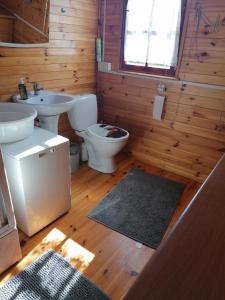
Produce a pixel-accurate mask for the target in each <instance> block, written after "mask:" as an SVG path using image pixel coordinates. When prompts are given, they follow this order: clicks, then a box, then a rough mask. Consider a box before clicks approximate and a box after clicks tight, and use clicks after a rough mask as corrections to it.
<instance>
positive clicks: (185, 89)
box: [98, 0, 225, 181]
mask: <svg viewBox="0 0 225 300" xmlns="http://www.w3.org/2000/svg"><path fill="white" fill-rule="evenodd" d="M197 2H199V3H200V4H201V6H202V10H203V12H204V14H206V15H207V17H208V18H209V19H210V20H211V21H213V22H215V21H216V19H217V17H218V15H219V20H220V25H221V26H219V29H218V31H216V32H211V30H213V26H211V27H209V26H205V25H204V22H202V21H201V23H200V28H199V30H198V33H197V34H195V33H194V30H195V28H196V24H195V5H196V3H197ZM188 3H189V4H190V5H191V7H190V10H189V13H188V16H187V17H188V19H187V21H188V26H187V31H186V32H185V35H184V38H185V41H184V51H183V55H182V60H181V66H180V70H179V74H178V77H179V79H180V80H171V81H164V80H163V78H158V79H157V80H152V79H151V77H142V78H138V77H135V76H133V77H132V76H130V75H128V74H126V73H120V74H109V73H102V72H100V73H99V75H98V78H99V84H98V91H99V99H100V100H99V101H100V107H101V112H102V115H101V116H102V119H103V120H104V122H109V123H113V124H117V125H120V126H122V127H124V128H126V129H128V130H129V131H130V133H131V137H130V141H129V143H128V146H127V149H126V150H127V151H129V152H130V153H132V154H133V155H134V156H135V157H136V158H138V159H140V160H142V161H146V162H148V163H151V164H154V165H157V166H159V167H162V168H164V169H165V170H169V171H173V172H175V173H177V174H181V175H184V176H186V177H189V178H193V179H196V180H198V181H201V180H203V179H205V177H206V176H207V175H208V173H209V172H210V171H211V170H212V168H213V167H214V165H215V163H216V162H217V161H218V159H219V158H220V157H221V156H222V154H223V153H224V152H225V89H224V85H225V54H224V53H225V26H224V20H225V2H224V1H223V0H214V1H212V0H201V1H195V0H192V1H189V2H188ZM121 20H122V0H118V1H107V7H106V35H105V61H107V62H111V63H112V66H113V70H114V71H116V72H117V71H119V57H120V43H121ZM183 80H187V81H191V82H192V83H196V82H199V83H206V84H210V85H202V86H199V85H193V84H188V83H185V84H184V82H183ZM160 82H163V83H165V84H166V86H167V91H166V92H165V93H162V95H165V96H166V105H165V112H164V120H163V121H155V120H153V119H152V108H153V101H154V97H155V96H156V95H158V94H159V95H160V93H159V92H158V91H157V86H158V84H159V83H160ZM215 84H216V85H221V87H217V86H211V85H215Z"/></svg>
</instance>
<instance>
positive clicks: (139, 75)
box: [98, 69, 181, 82]
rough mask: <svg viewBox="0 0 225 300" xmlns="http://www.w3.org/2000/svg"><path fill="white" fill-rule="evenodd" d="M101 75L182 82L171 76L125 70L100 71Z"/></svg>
mask: <svg viewBox="0 0 225 300" xmlns="http://www.w3.org/2000/svg"><path fill="white" fill-rule="evenodd" d="M98 72H100V73H109V74H114V75H120V76H129V77H134V78H141V79H144V80H158V81H173V82H180V81H181V80H180V79H178V78H176V77H169V76H160V75H153V74H146V73H138V72H130V71H125V70H121V69H119V70H111V71H98Z"/></svg>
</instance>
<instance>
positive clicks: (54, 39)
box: [0, 0, 98, 137]
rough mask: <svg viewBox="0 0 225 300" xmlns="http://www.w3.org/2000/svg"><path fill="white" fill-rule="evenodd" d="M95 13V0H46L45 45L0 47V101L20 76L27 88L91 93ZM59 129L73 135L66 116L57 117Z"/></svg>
mask: <svg viewBox="0 0 225 300" xmlns="http://www.w3.org/2000/svg"><path fill="white" fill-rule="evenodd" d="M39 2H40V1H39ZM84 2H85V3H84ZM14 4H16V2H15V3H14ZM61 7H65V9H66V12H65V13H63V12H61ZM97 12H98V7H97V0H85V1H77V0H70V1H55V0H54V1H53V0H52V1H50V25H49V29H50V46H49V48H37V49H36V48H33V49H26V48H25V49H15V48H4V47H0V101H10V97H11V96H12V95H14V94H15V93H17V92H18V88H17V84H18V80H19V78H21V77H23V78H25V80H26V84H27V87H28V89H29V90H30V89H31V88H32V86H31V84H30V82H32V81H37V82H38V83H40V84H41V85H42V86H43V87H44V88H46V89H50V90H54V91H63V92H67V93H72V94H76V93H84V92H85V93H86V92H92V93H94V92H95V86H96V74H95V38H96V33H97ZM60 132H61V133H62V134H64V135H65V136H68V137H71V136H74V134H72V133H73V132H72V130H71V128H70V126H69V124H68V120H67V118H66V116H62V118H60Z"/></svg>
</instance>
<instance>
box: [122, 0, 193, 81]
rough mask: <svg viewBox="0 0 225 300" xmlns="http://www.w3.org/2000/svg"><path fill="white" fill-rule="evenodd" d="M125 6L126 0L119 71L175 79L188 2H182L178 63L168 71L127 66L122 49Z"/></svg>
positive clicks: (126, 0) (125, 11)
mask: <svg viewBox="0 0 225 300" xmlns="http://www.w3.org/2000/svg"><path fill="white" fill-rule="evenodd" d="M127 4H128V0H124V1H123V13H122V30H121V33H122V38H121V47H120V49H121V53H120V69H121V70H122V71H128V72H134V73H143V74H147V75H153V76H154V75H155V76H165V77H177V76H176V74H177V70H178V68H179V65H180V60H181V53H182V52H183V46H184V45H183V44H184V42H183V40H184V38H183V37H184V32H185V30H184V29H185V27H186V26H184V24H185V23H186V22H185V20H186V14H187V7H188V0H182V8H181V10H182V11H181V25H180V39H179V49H178V62H177V66H176V67H170V69H163V68H153V67H149V66H138V65H131V64H127V63H126V62H125V60H124V50H125V49H124V48H125V33H126V32H125V31H126V17H127Z"/></svg>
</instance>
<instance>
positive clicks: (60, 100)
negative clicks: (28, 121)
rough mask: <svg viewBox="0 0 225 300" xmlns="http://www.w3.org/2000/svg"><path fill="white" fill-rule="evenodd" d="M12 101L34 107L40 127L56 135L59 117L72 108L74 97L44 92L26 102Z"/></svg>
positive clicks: (32, 96)
mask: <svg viewBox="0 0 225 300" xmlns="http://www.w3.org/2000/svg"><path fill="white" fill-rule="evenodd" d="M14 101H16V102H18V103H23V104H27V105H31V106H32V107H34V108H35V109H36V110H37V113H38V118H39V120H40V122H41V127H42V128H44V129H47V130H49V131H52V132H54V133H58V120H59V115H60V114H61V113H64V112H68V111H69V110H70V109H71V108H72V106H73V103H74V96H71V95H67V94H63V93H54V92H50V91H45V90H44V91H42V92H41V94H40V95H38V96H35V95H31V96H30V97H29V98H28V99H27V100H21V99H18V98H17V99H15V100H14Z"/></svg>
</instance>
